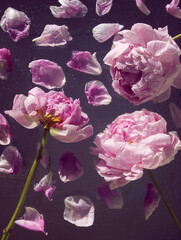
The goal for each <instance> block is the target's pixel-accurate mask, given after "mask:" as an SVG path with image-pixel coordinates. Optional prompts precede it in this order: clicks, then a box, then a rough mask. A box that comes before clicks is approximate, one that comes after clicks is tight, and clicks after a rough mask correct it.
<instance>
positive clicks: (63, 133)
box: [5, 87, 93, 142]
mask: <svg viewBox="0 0 181 240" xmlns="http://www.w3.org/2000/svg"><path fill="white" fill-rule="evenodd" d="M5 113H6V114H8V115H10V116H11V117H13V118H14V119H15V120H16V121H17V122H18V123H19V124H21V125H22V126H24V127H25V128H29V129H31V128H35V127H36V126H38V125H39V124H40V123H42V124H43V125H44V128H47V129H48V130H49V131H50V134H51V135H52V136H53V137H54V138H56V139H57V140H59V141H62V142H78V141H81V140H83V139H86V138H88V137H90V136H91V135H92V134H93V128H92V126H91V125H87V126H85V125H86V124H87V123H88V121H89V118H88V116H87V114H86V113H84V112H82V108H81V107H80V100H79V99H76V100H73V99H72V98H68V97H66V96H65V95H64V92H63V91H60V92H56V91H50V92H48V93H45V92H44V91H43V90H42V89H40V88H38V87H35V88H33V89H31V90H30V91H29V92H28V97H26V96H24V95H23V94H17V95H16V96H15V98H14V102H13V109H12V110H8V111H5Z"/></svg>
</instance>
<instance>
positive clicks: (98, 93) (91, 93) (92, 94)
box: [85, 80, 112, 106]
mask: <svg viewBox="0 0 181 240" xmlns="http://www.w3.org/2000/svg"><path fill="white" fill-rule="evenodd" d="M85 94H86V96H87V100H88V103H90V104H92V105H93V106H99V105H108V104H110V102H111V100H112V97H111V95H110V94H109V93H108V91H107V89H106V87H105V86H104V84H103V83H102V82H100V81H97V80H94V81H90V82H87V83H86V84H85Z"/></svg>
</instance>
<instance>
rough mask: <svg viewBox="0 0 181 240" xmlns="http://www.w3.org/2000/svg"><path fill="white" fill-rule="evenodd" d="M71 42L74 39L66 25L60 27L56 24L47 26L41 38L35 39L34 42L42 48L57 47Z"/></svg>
mask: <svg viewBox="0 0 181 240" xmlns="http://www.w3.org/2000/svg"><path fill="white" fill-rule="evenodd" d="M71 40H72V37H71V35H70V33H69V32H68V27H67V26H66V25H62V26H58V25H55V24H47V25H46V26H45V28H44V30H43V32H42V34H41V36H40V37H37V38H35V39H33V42H35V43H36V45H37V46H41V47H46V46H49V47H57V46H62V45H65V44H66V43H67V41H71Z"/></svg>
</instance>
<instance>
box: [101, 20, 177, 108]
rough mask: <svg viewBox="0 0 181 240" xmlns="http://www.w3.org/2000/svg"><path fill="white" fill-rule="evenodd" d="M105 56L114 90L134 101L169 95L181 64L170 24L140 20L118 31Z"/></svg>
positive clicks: (136, 102) (164, 98)
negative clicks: (152, 23) (159, 25)
mask: <svg viewBox="0 0 181 240" xmlns="http://www.w3.org/2000/svg"><path fill="white" fill-rule="evenodd" d="M119 34H120V35H122V37H120V38H118V37H117V41H116V40H115V39H114V40H115V41H114V43H113V46H112V48H111V50H110V52H108V54H107V55H106V56H105V58H104V62H105V64H107V65H109V66H110V67H111V68H110V73H111V76H112V80H113V83H112V86H113V88H114V90H115V91H116V92H117V93H118V94H120V95H122V96H123V97H124V98H126V99H128V100H129V101H130V102H132V103H134V104H135V105H139V104H141V103H144V102H147V101H149V100H153V101H157V102H162V101H165V100H166V99H168V98H169V97H170V88H171V86H172V85H173V86H175V87H176V84H174V80H175V81H176V79H177V76H178V75H179V74H180V71H181V67H180V61H179V56H180V54H181V51H180V49H179V47H178V46H177V44H176V43H175V42H174V41H173V39H172V38H171V37H170V36H169V35H168V30H167V27H164V28H159V29H158V30H157V29H153V28H152V27H151V26H149V25H146V24H143V23H137V24H134V25H133V26H132V28H131V30H123V31H120V32H119Z"/></svg>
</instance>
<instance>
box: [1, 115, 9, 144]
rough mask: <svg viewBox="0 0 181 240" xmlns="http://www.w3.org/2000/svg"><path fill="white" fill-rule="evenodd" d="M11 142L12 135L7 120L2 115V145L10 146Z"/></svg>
mask: <svg viewBox="0 0 181 240" xmlns="http://www.w3.org/2000/svg"><path fill="white" fill-rule="evenodd" d="M10 142H11V133H10V128H9V124H8V122H7V120H6V118H5V117H4V116H3V115H2V114H1V113H0V144H1V145H8V144H10Z"/></svg>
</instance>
